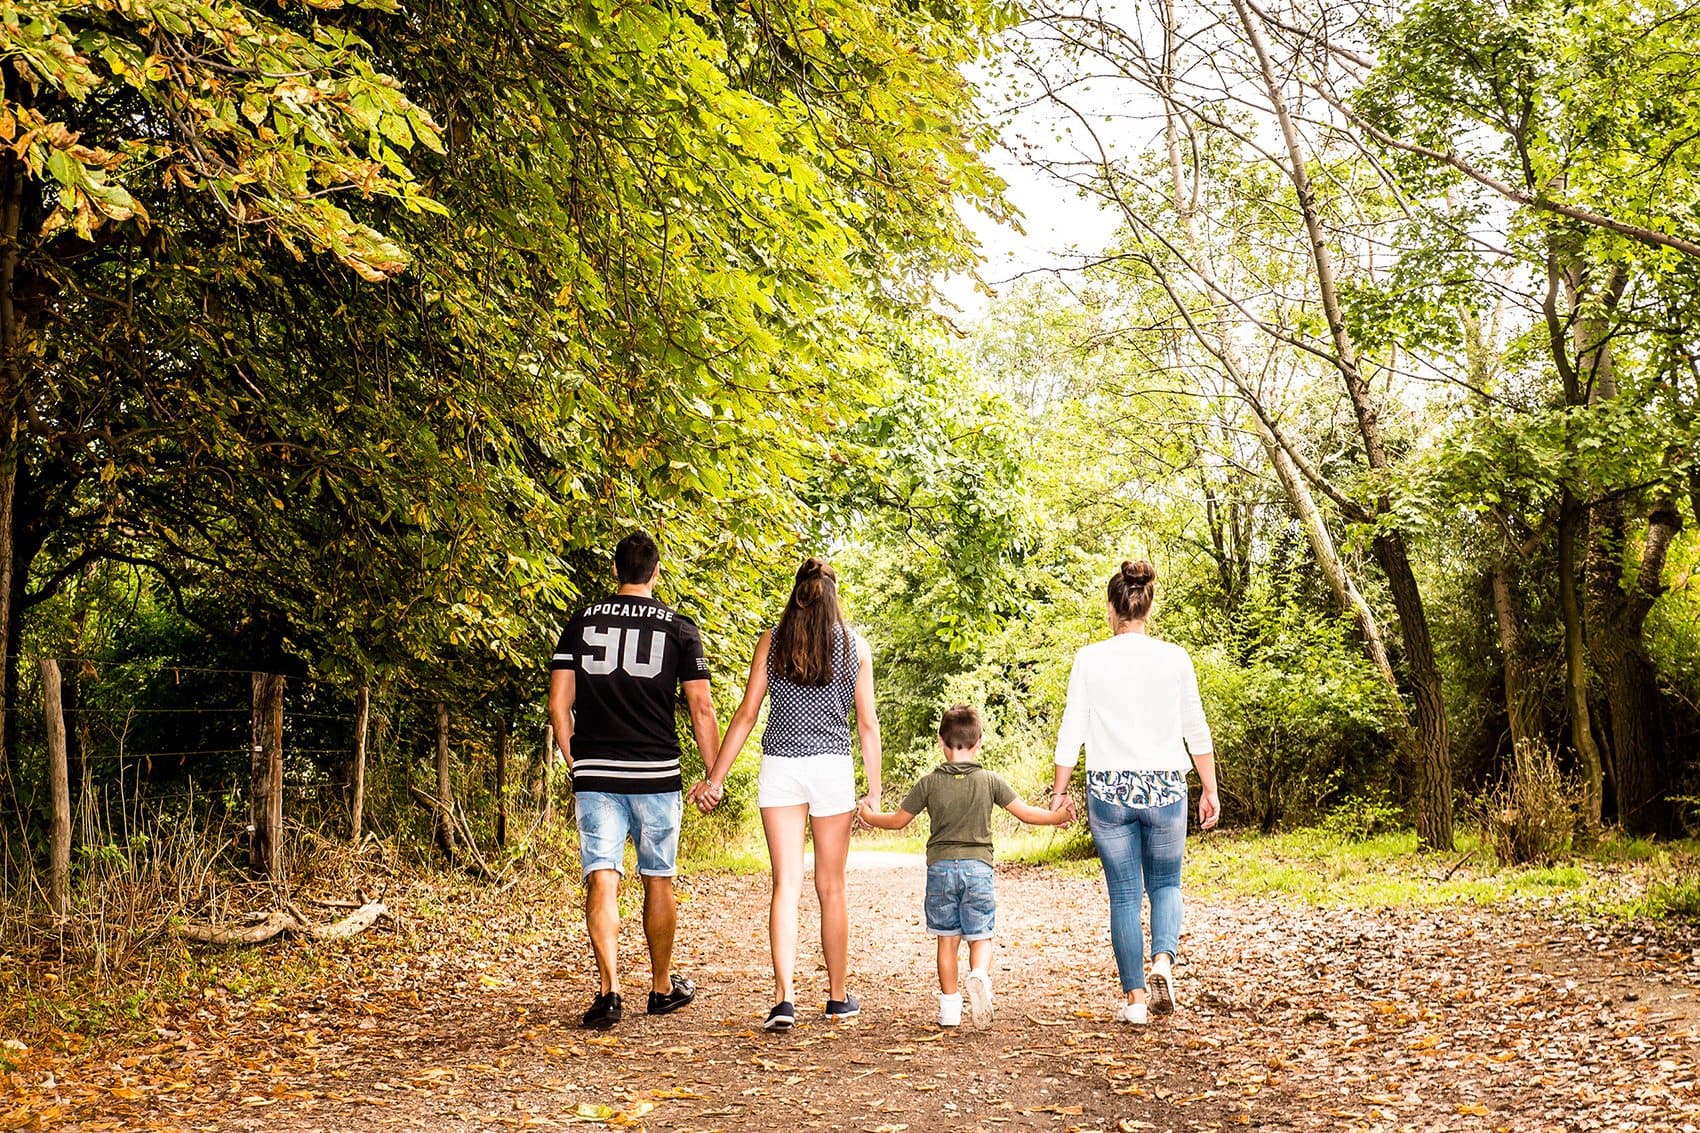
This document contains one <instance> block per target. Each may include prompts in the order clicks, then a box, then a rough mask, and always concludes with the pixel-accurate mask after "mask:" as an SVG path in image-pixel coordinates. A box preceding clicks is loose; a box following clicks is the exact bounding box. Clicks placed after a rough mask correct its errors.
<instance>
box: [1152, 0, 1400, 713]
mask: <svg viewBox="0 0 1700 1133" xmlns="http://www.w3.org/2000/svg"><path fill="white" fill-rule="evenodd" d="M1165 18H1166V20H1167V21H1168V23H1169V25H1170V29H1169V33H1168V37H1167V41H1168V43H1169V44H1170V47H1169V51H1171V52H1172V51H1173V46H1174V44H1175V43H1176V42H1177V41H1178V35H1177V32H1176V29H1175V28H1174V12H1173V10H1172V7H1171V8H1166V10H1165ZM1164 69H1165V70H1164V88H1165V92H1166V94H1167V95H1168V96H1169V97H1170V98H1171V99H1172V98H1173V94H1174V75H1173V59H1172V57H1169V56H1165V59H1164ZM1164 121H1165V126H1164V138H1165V141H1166V143H1167V147H1168V157H1169V180H1170V187H1171V190H1172V194H1173V196H1172V200H1173V203H1174V207H1175V211H1176V212H1178V213H1179V214H1180V216H1181V219H1182V221H1183V222H1184V224H1185V226H1186V235H1187V245H1188V248H1189V249H1190V250H1191V252H1192V255H1193V259H1194V261H1195V263H1194V265H1193V267H1194V270H1196V271H1197V272H1198V275H1199V278H1201V279H1202V280H1204V282H1205V284H1206V285H1208V286H1210V287H1212V288H1214V287H1216V286H1217V280H1216V271H1215V268H1214V265H1212V264H1211V262H1210V258H1209V257H1208V256H1207V255H1205V251H1204V239H1203V237H1202V236H1201V235H1200V233H1199V230H1198V210H1197V207H1196V202H1195V201H1193V200H1192V199H1191V198H1190V197H1189V196H1188V194H1187V189H1186V179H1185V176H1184V175H1183V172H1182V168H1181V145H1180V138H1179V137H1178V136H1177V130H1176V124H1175V113H1174V110H1173V109H1172V107H1171V108H1170V109H1168V110H1167V111H1166V112H1165V115H1164ZM1189 322H1190V320H1189ZM1206 348H1207V349H1209V350H1210V351H1211V353H1213V354H1214V355H1215V356H1216V357H1217V358H1218V359H1219V360H1220V361H1221V363H1222V366H1223V369H1224V370H1226V372H1227V376H1228V380H1229V382H1230V383H1231V384H1232V385H1233V386H1234V389H1235V390H1236V391H1237V392H1238V393H1239V394H1240V396H1241V397H1243V398H1245V399H1246V403H1247V404H1248V405H1249V406H1250V408H1251V410H1252V422H1253V424H1254V426H1255V429H1256V433H1257V439H1258V442H1259V443H1260V444H1261V445H1262V446H1263V451H1264V454H1265V455H1266V456H1267V457H1268V458H1269V464H1270V467H1272V468H1274V470H1275V476H1276V478H1277V479H1279V480H1280V481H1281V488H1282V490H1283V491H1284V492H1285V493H1286V496H1287V501H1288V503H1290V504H1291V505H1292V508H1293V514H1294V515H1296V516H1297V517H1298V520H1299V524H1300V526H1302V527H1303V528H1304V532H1305V539H1306V540H1307V541H1308V542H1309V544H1310V550H1311V557H1312V558H1313V559H1314V560H1315V562H1316V565H1317V569H1318V570H1320V571H1321V572H1322V576H1323V578H1324V580H1325V581H1326V582H1327V583H1328V589H1329V592H1330V593H1332V594H1333V595H1334V601H1335V603H1336V604H1337V605H1338V606H1339V607H1340V609H1341V610H1342V611H1344V612H1348V613H1350V614H1351V615H1352V618H1353V620H1354V621H1356V622H1357V626H1358V637H1359V639H1360V640H1361V641H1362V642H1363V646H1364V651H1365V652H1366V653H1368V654H1369V658H1370V662H1371V664H1373V665H1374V666H1375V670H1376V672H1377V673H1378V674H1380V676H1381V680H1382V683H1383V684H1385V685H1386V686H1387V689H1388V693H1389V699H1390V701H1391V702H1392V703H1393V704H1394V705H1398V704H1399V681H1398V678H1397V677H1396V676H1395V675H1394V673H1393V664H1392V662H1391V661H1390V660H1389V659H1388V656H1387V642H1386V640H1385V638H1384V636H1383V634H1382V631H1381V623H1380V619H1378V618H1377V617H1376V615H1375V611H1374V610H1372V609H1371V608H1370V605H1369V602H1367V601H1366V600H1365V599H1364V596H1363V594H1362V593H1361V592H1360V591H1359V590H1358V587H1357V584H1356V583H1355V582H1354V581H1353V580H1352V577H1351V575H1350V573H1349V572H1348V571H1347V570H1346V564H1345V562H1344V561H1342V560H1341V558H1340V554H1339V551H1338V550H1336V548H1335V545H1334V539H1333V536H1332V535H1331V534H1330V533H1329V531H1328V523H1327V520H1326V519H1324V517H1323V515H1322V511H1321V509H1319V508H1318V507H1317V504H1316V497H1315V496H1314V495H1313V494H1312V493H1311V490H1310V484H1309V483H1308V482H1307V481H1306V479H1305V477H1304V475H1303V473H1302V472H1301V470H1300V469H1299V467H1298V464H1297V463H1296V462H1295V461H1294V459H1293V457H1292V455H1291V454H1290V453H1289V452H1288V451H1287V448H1286V446H1285V445H1284V444H1283V443H1282V442H1281V438H1280V437H1278V436H1277V435H1276V434H1275V431H1274V429H1273V428H1272V427H1271V426H1270V424H1269V421H1268V420H1267V414H1266V410H1265V409H1264V407H1263V405H1262V404H1261V403H1260V402H1259V401H1258V399H1257V395H1256V390H1255V388H1254V385H1253V383H1252V381H1251V380H1250V375H1249V374H1248V373H1247V371H1246V366H1245V363H1244V361H1243V360H1242V358H1241V355H1240V349H1239V344H1238V343H1237V342H1235V341H1234V339H1233V336H1231V335H1230V334H1228V333H1227V330H1226V329H1225V328H1223V327H1221V326H1220V324H1219V325H1218V332H1217V334H1216V341H1215V343H1214V344H1206ZM1248 565H1249V559H1248ZM1248 580H1249V576H1248ZM1402 712H1403V710H1402V709H1401V714H1402Z"/></svg>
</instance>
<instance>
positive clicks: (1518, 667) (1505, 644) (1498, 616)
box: [1488, 558, 1543, 751]
mask: <svg viewBox="0 0 1700 1133" xmlns="http://www.w3.org/2000/svg"><path fill="white" fill-rule="evenodd" d="M1488 583H1489V585H1490V586H1491V587H1492V589H1493V614H1494V622H1495V624H1496V625H1497V626H1498V629H1499V652H1500V656H1501V657H1502V658H1503V660H1504V664H1505V678H1504V685H1505V715H1506V719H1507V720H1508V721H1509V723H1510V726H1511V748H1512V750H1513V751H1516V750H1518V749H1520V748H1523V747H1526V746H1528V745H1530V744H1534V743H1539V742H1541V740H1542V739H1543V735H1542V732H1543V729H1542V727H1541V704H1540V690H1539V689H1537V688H1536V687H1535V685H1534V682H1533V681H1532V680H1531V679H1530V674H1529V658H1528V656H1527V654H1526V653H1525V652H1524V647H1523V611H1522V604H1521V603H1520V602H1519V601H1518V599H1517V568H1516V567H1515V566H1513V565H1512V564H1511V563H1510V562H1509V561H1507V560H1506V559H1504V558H1501V559H1499V560H1498V561H1497V562H1495V563H1494V564H1493V566H1492V568H1490V569H1489V571H1488Z"/></svg>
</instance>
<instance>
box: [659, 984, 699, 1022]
mask: <svg viewBox="0 0 1700 1133" xmlns="http://www.w3.org/2000/svg"><path fill="white" fill-rule="evenodd" d="M668 979H670V980H672V981H673V987H672V990H670V991H666V992H660V991H652V992H650V993H649V1013H650V1014H651V1015H666V1014H668V1013H670V1012H673V1011H677V1010H678V1009H679V1008H681V1007H683V1006H684V1005H685V1004H687V1003H689V1002H690V1001H691V1000H693V999H695V998H696V997H697V985H696V984H694V983H692V982H691V981H690V980H682V979H680V978H679V977H678V976H669V977H668Z"/></svg>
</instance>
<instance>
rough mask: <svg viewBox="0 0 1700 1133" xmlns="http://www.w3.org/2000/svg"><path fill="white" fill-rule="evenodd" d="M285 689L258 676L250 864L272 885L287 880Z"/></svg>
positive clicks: (279, 681)
mask: <svg viewBox="0 0 1700 1133" xmlns="http://www.w3.org/2000/svg"><path fill="white" fill-rule="evenodd" d="M283 688H284V678H283V677H281V676H279V675H277V674H276V673H255V674H254V706H253V713H254V716H253V719H254V746H253V759H252V762H251V764H250V767H249V773H250V774H249V780H250V784H251V796H252V804H251V815H252V818H251V821H252V823H253V827H254V834H253V838H252V839H251V840H250V842H249V845H248V861H249V864H250V866H251V867H252V868H253V870H254V871H255V872H256V873H258V874H260V875H262V876H263V877H265V878H266V879H267V880H269V881H274V882H280V881H282V880H284V878H285V877H286V876H287V872H288V871H287V868H286V865H287V863H286V862H285V860H284V852H283Z"/></svg>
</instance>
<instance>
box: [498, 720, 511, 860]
mask: <svg viewBox="0 0 1700 1133" xmlns="http://www.w3.org/2000/svg"><path fill="white" fill-rule="evenodd" d="M496 845H498V846H500V847H502V848H503V849H506V848H507V845H508V718H507V715H506V714H501V715H498V716H497V717H496Z"/></svg>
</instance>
